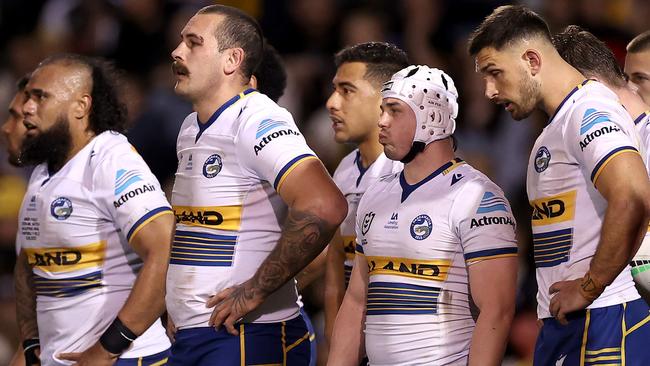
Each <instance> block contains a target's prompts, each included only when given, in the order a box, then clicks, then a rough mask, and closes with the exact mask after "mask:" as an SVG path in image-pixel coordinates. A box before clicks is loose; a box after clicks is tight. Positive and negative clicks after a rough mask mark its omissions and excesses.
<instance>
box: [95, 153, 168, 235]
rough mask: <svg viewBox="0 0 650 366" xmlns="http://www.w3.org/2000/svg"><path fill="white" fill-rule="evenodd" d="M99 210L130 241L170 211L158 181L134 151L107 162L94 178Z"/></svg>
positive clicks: (102, 164)
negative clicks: (109, 218) (102, 210)
mask: <svg viewBox="0 0 650 366" xmlns="http://www.w3.org/2000/svg"><path fill="white" fill-rule="evenodd" d="M93 179H94V182H95V192H96V193H97V194H98V197H100V198H99V199H100V201H101V202H100V206H101V207H102V208H103V209H104V210H106V214H107V215H108V216H109V217H111V218H112V219H113V221H114V223H115V226H116V227H117V228H118V229H119V230H121V231H122V232H123V233H124V235H125V236H126V238H127V240H129V241H131V238H133V237H134V236H135V234H136V233H137V232H138V231H139V230H140V229H141V228H143V227H144V226H145V225H146V224H147V223H149V222H151V221H152V220H153V219H155V218H156V217H158V216H161V215H165V214H171V213H172V211H171V207H170V205H169V202H167V199H166V198H165V194H164V192H163V191H162V189H161V187H160V184H159V183H158V180H157V179H156V177H155V176H154V175H153V173H151V170H149V167H148V166H147V164H146V163H145V162H144V160H143V159H142V157H140V155H138V153H136V152H135V151H129V152H125V153H122V154H115V155H111V156H109V157H107V158H105V159H104V160H103V161H102V162H101V163H100V165H99V167H98V169H96V172H95V174H94V177H93Z"/></svg>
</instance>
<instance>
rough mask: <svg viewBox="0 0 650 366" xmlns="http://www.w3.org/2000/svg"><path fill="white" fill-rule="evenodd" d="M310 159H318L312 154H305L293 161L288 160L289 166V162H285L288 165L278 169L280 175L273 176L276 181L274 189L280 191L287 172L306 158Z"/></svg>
mask: <svg viewBox="0 0 650 366" xmlns="http://www.w3.org/2000/svg"><path fill="white" fill-rule="evenodd" d="M312 159H317V160H318V158H317V157H315V156H314V155H305V156H302V157H300V159H297V160H295V161H293V162H290V163H289V164H291V165H290V166H289V164H287V165H288V166H285V167H284V168H282V170H281V171H280V175H279V176H278V177H277V178H275V181H276V182H277V184H275V190H276V191H278V192H279V191H280V187H282V183H284V180H285V179H287V177H288V176H289V174H291V172H292V171H293V170H294V169H296V167H297V166H298V165H300V164H302V163H304V162H305V161H307V160H312Z"/></svg>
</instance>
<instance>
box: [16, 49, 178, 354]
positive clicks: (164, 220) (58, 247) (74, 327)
mask: <svg viewBox="0 0 650 366" xmlns="http://www.w3.org/2000/svg"><path fill="white" fill-rule="evenodd" d="M22 112H23V115H24V121H23V123H24V126H25V127H26V129H27V132H26V135H25V139H24V141H23V143H22V147H21V154H20V161H21V162H22V163H23V164H25V165H37V166H36V167H35V169H34V171H33V173H32V176H31V179H30V181H29V185H28V189H27V192H26V194H25V198H24V199H23V204H22V207H21V210H20V216H19V233H18V238H17V246H18V247H19V248H20V251H21V255H20V257H19V259H21V261H22V263H17V265H29V266H30V267H31V268H30V270H31V274H32V281H33V282H31V283H30V284H28V286H29V287H30V290H31V291H33V293H35V295H36V304H37V308H36V309H37V310H36V314H34V313H33V311H30V309H20V308H19V309H18V321H19V323H20V324H25V322H30V321H33V320H34V319H33V316H34V315H36V317H37V322H38V337H39V339H40V349H41V353H40V362H41V364H42V365H72V364H75V365H112V364H115V365H131V364H135V363H139V364H142V365H152V364H160V363H161V362H165V360H166V359H167V357H168V356H169V341H168V340H167V337H166V336H165V332H164V329H163V328H162V326H161V324H160V321H159V320H158V318H159V316H160V314H161V313H162V312H163V310H164V301H163V295H164V291H165V287H164V285H165V275H166V271H167V266H168V261H169V248H170V243H171V238H172V232H173V218H172V216H171V209H170V207H169V204H168V203H167V201H166V199H165V196H164V194H163V192H162V190H161V189H160V185H159V184H158V182H157V180H156V178H155V177H154V176H153V174H151V172H150V171H149V168H148V167H147V165H146V164H145V163H144V161H143V160H142V158H141V157H140V156H139V155H138V154H137V152H135V151H134V149H133V148H132V146H131V145H130V144H129V143H128V141H127V140H126V138H125V137H124V136H123V135H122V134H120V131H123V130H124V126H125V123H126V109H125V107H123V105H122V104H121V102H120V101H119V99H118V96H117V89H116V86H115V78H114V75H113V71H112V70H111V68H110V66H109V65H108V64H106V63H104V62H102V61H100V60H96V59H90V58H86V57H82V56H78V55H60V56H54V57H51V58H48V59H46V60H44V61H43V62H41V64H40V65H39V66H38V67H37V69H36V70H35V71H34V72H33V73H32V75H31V76H30V79H29V82H28V83H27V85H26V86H25V101H24V105H23V106H22ZM17 291H18V292H19V293H18V294H17V297H18V298H21V296H22V295H23V294H21V293H20V292H21V286H17ZM26 305H27V304H26V303H23V304H20V303H19V304H18V306H19V307H20V306H26ZM30 317H31V318H30ZM21 328H22V327H21ZM31 336H32V335H31V334H22V337H23V339H24V338H25V337H31ZM25 348H26V349H27V348H28V347H27V346H26V347H25Z"/></svg>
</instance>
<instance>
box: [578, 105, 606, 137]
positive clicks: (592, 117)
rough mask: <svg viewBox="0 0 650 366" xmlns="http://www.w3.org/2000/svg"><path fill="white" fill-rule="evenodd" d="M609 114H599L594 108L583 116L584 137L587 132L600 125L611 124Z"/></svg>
mask: <svg viewBox="0 0 650 366" xmlns="http://www.w3.org/2000/svg"><path fill="white" fill-rule="evenodd" d="M609 121H610V119H609V113H607V112H602V111H601V112H599V111H597V110H595V109H593V108H589V109H587V110H586V111H585V114H584V115H583V116H582V123H581V124H580V134H581V135H584V134H585V132H587V131H589V130H591V128H592V127H594V126H595V125H597V124H599V123H604V122H609Z"/></svg>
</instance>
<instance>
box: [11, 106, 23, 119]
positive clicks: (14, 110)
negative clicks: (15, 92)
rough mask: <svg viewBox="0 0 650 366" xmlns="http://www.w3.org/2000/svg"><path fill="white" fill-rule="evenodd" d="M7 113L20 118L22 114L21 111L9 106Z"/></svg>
mask: <svg viewBox="0 0 650 366" xmlns="http://www.w3.org/2000/svg"><path fill="white" fill-rule="evenodd" d="M9 114H10V115H12V116H13V117H15V118H20V117H22V115H23V114H22V113H20V112H18V110H17V109H16V108H9Z"/></svg>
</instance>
